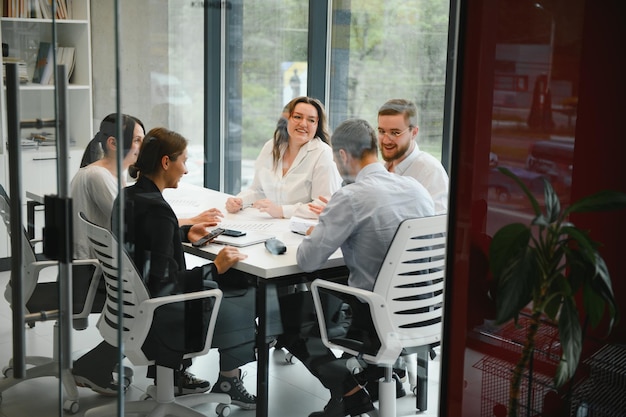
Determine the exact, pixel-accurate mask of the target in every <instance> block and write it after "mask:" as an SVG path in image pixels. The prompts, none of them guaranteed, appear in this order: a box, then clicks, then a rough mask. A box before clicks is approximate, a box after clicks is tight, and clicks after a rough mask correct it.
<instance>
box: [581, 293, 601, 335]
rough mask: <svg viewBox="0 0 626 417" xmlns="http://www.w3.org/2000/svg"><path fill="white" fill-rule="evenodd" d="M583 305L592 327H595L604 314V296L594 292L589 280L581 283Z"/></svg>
mask: <svg viewBox="0 0 626 417" xmlns="http://www.w3.org/2000/svg"><path fill="white" fill-rule="evenodd" d="M583 306H584V307H585V311H586V312H587V315H588V316H589V321H590V322H591V326H592V327H597V326H598V324H600V321H601V320H602V316H603V315H604V307H605V303H604V298H603V297H602V296H601V295H600V294H599V293H598V292H596V290H595V289H594V288H593V285H592V284H591V282H589V283H585V284H584V285H583Z"/></svg>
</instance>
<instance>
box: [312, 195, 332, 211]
mask: <svg viewBox="0 0 626 417" xmlns="http://www.w3.org/2000/svg"><path fill="white" fill-rule="evenodd" d="M326 204H328V198H326V197H324V196H323V195H321V196H319V197H317V199H316V200H313V202H311V203H309V210H311V211H312V212H313V213H315V214H316V215H317V216H319V215H320V214H321V213H322V211H324V209H325V208H326Z"/></svg>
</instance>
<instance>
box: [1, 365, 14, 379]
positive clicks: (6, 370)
mask: <svg viewBox="0 0 626 417" xmlns="http://www.w3.org/2000/svg"><path fill="white" fill-rule="evenodd" d="M2 375H4V377H5V378H11V377H12V376H13V368H12V367H10V366H5V367H4V368H2Z"/></svg>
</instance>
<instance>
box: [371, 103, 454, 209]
mask: <svg viewBox="0 0 626 417" xmlns="http://www.w3.org/2000/svg"><path fill="white" fill-rule="evenodd" d="M418 130H419V127H418V126H417V106H416V105H415V103H413V102H412V101H410V100H405V99H391V100H389V101H387V102H386V103H385V104H383V105H382V106H381V107H380V109H378V142H379V145H380V152H381V154H382V156H383V159H384V160H385V167H386V168H387V169H388V170H389V172H395V173H396V174H398V175H403V176H409V177H413V178H415V179H416V180H418V181H419V182H420V183H421V184H422V185H423V186H424V187H426V189H427V190H428V192H429V193H430V195H431V196H432V197H433V200H434V202H435V210H436V212H437V214H445V213H446V212H447V211H448V174H447V173H446V170H445V169H444V167H443V165H441V162H440V161H438V160H437V158H435V157H434V156H432V155H431V154H429V153H427V152H424V151H422V150H420V148H419V146H417V142H416V138H417V132H418Z"/></svg>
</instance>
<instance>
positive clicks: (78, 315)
mask: <svg viewBox="0 0 626 417" xmlns="http://www.w3.org/2000/svg"><path fill="white" fill-rule="evenodd" d="M81 265H87V266H90V265H91V266H93V267H94V271H93V273H92V274H91V278H90V279H89V289H88V290H87V295H86V297H85V302H84V303H83V309H82V311H74V312H73V317H74V319H75V320H76V319H86V318H87V317H89V315H90V314H91V310H92V307H93V303H94V300H95V298H96V292H97V291H98V286H99V285H100V279H101V278H102V267H101V266H100V262H98V260H97V259H76V260H74V261H72V266H81ZM77 278H78V277H77V276H76V274H74V273H72V279H73V280H74V282H76V279H77ZM76 330H83V328H77V329H76Z"/></svg>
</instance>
